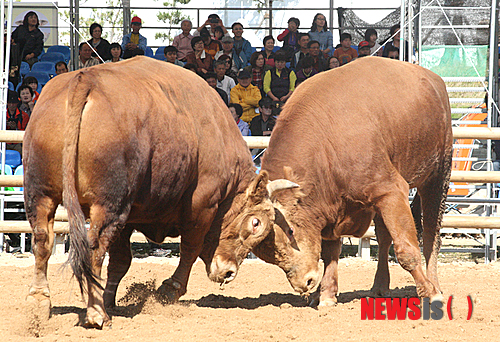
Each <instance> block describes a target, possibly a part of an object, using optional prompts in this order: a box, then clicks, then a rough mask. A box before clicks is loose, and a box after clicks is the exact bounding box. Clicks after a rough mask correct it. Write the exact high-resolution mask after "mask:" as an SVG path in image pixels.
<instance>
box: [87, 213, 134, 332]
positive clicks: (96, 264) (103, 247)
mask: <svg viewBox="0 0 500 342" xmlns="http://www.w3.org/2000/svg"><path fill="white" fill-rule="evenodd" d="M128 210H130V208H128ZM112 217H117V218H119V219H115V220H113V219H110V218H112ZM127 217H128V213H126V214H124V213H122V214H120V215H118V214H114V213H110V212H109V211H107V210H106V209H105V208H103V207H102V206H100V205H93V206H92V207H91V210H90V221H91V223H90V229H89V231H88V237H89V244H90V249H91V262H92V272H93V274H94V275H95V276H97V277H98V278H99V277H100V276H101V270H102V263H103V261H104V256H105V254H106V251H108V249H109V246H110V245H111V244H112V242H114V241H115V240H117V238H118V236H119V235H120V234H121V231H122V230H123V227H124V226H125V222H124V221H126V218H127ZM87 289H88V303H87V315H86V317H85V323H84V325H85V326H86V327H97V328H102V327H105V326H111V319H110V318H109V316H108V314H107V312H106V309H105V307H104V298H103V292H104V289H103V288H102V287H98V286H96V285H94V284H92V283H91V282H90V281H87Z"/></svg>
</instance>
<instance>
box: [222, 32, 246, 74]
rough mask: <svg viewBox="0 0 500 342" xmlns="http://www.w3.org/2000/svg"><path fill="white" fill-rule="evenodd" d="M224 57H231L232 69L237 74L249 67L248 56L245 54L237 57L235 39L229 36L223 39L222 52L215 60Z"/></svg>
mask: <svg viewBox="0 0 500 342" xmlns="http://www.w3.org/2000/svg"><path fill="white" fill-rule="evenodd" d="M222 55H226V56H229V57H231V66H230V68H231V69H232V71H234V72H235V73H237V72H238V70H240V69H241V68H243V67H245V66H246V65H247V56H246V55H245V54H244V53H243V52H241V53H240V54H239V55H236V51H235V50H234V39H233V38H231V37H229V36H224V37H222V50H221V51H219V52H217V53H216V54H215V60H218V59H219V58H220V56H222Z"/></svg>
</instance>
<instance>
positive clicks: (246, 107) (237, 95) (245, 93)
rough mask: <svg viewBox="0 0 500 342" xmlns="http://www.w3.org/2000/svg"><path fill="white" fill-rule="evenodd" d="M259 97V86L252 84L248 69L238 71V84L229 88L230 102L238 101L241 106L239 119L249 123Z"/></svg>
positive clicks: (255, 114)
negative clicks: (241, 110) (241, 112)
mask: <svg viewBox="0 0 500 342" xmlns="http://www.w3.org/2000/svg"><path fill="white" fill-rule="evenodd" d="M260 99H261V95H260V91H259V88H257V87H256V86H254V85H252V78H251V76H250V74H249V73H248V71H246V70H241V71H240V72H239V73H238V84H237V85H236V86H235V87H233V89H231V102H232V103H238V104H239V105H241V107H242V108H243V114H242V116H241V120H243V121H245V122H247V123H249V122H250V121H251V120H252V119H253V118H254V117H255V116H257V113H256V112H255V109H256V108H257V106H258V105H259V100H260Z"/></svg>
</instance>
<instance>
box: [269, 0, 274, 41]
mask: <svg viewBox="0 0 500 342" xmlns="http://www.w3.org/2000/svg"><path fill="white" fill-rule="evenodd" d="M269 35H271V36H272V35H273V0H269Z"/></svg>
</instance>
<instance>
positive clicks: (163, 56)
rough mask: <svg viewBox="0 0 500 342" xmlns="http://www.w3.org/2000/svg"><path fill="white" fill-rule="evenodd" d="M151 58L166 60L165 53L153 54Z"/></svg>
mask: <svg viewBox="0 0 500 342" xmlns="http://www.w3.org/2000/svg"><path fill="white" fill-rule="evenodd" d="M153 58H154V59H157V60H159V61H164V60H166V58H165V55H154V56H153Z"/></svg>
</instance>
